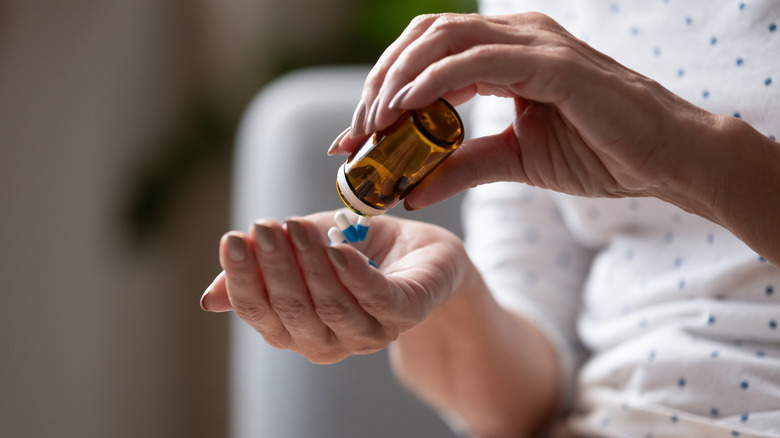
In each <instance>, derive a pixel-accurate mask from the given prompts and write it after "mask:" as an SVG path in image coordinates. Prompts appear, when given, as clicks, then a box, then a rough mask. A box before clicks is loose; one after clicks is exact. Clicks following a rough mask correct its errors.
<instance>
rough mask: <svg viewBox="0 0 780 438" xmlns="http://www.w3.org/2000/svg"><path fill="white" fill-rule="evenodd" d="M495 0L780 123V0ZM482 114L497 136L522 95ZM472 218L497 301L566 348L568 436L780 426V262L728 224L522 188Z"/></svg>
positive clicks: (496, 9) (760, 119)
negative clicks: (773, 262) (773, 261)
mask: <svg viewBox="0 0 780 438" xmlns="http://www.w3.org/2000/svg"><path fill="white" fill-rule="evenodd" d="M481 7H482V12H483V13H484V14H499V13H507V12H521V11H530V10H535V11H540V12H544V13H546V14H548V15H550V16H552V17H553V18H554V19H556V20H557V21H558V22H559V23H561V24H562V25H564V27H566V28H567V29H568V30H569V31H571V32H572V33H573V34H575V35H576V36H578V37H580V38H582V39H584V40H585V41H587V42H588V43H589V44H590V45H591V46H593V47H594V48H596V49H598V50H600V51H602V52H605V53H606V54H608V55H610V56H612V57H613V58H615V59H616V60H617V61H619V62H621V63H623V64H624V65H627V66H628V67H630V68H632V69H634V70H636V71H638V72H640V73H642V74H644V75H646V76H649V77H651V78H653V79H655V80H657V81H658V82H660V83H661V84H662V85H664V86H665V87H667V88H668V89H670V90H671V91H673V92H674V93H676V94H678V95H680V96H682V97H683V98H685V99H688V100H689V101H691V102H693V103H694V104H696V105H698V106H701V107H703V108H705V109H707V110H709V111H712V112H716V113H719V114H725V115H733V116H735V117H741V118H742V119H744V120H746V121H747V122H748V123H750V124H751V125H752V126H754V127H755V128H756V129H757V130H758V131H760V132H762V133H764V134H765V135H767V136H769V137H771V138H775V137H776V136H777V135H779V134H780V104H779V103H778V102H780V29H778V26H780V2H778V1H774V0H764V1H761V0H756V1H744V2H740V1H713V0H696V1H693V0H690V1H681V0H645V1H627V0H624V1H617V0H613V1H609V0H572V1H563V0H561V1H555V0H529V1H502V0H484V1H482V2H481ZM474 113H475V114H476V116H477V120H476V123H475V128H476V130H477V131H478V132H476V134H477V135H483V134H487V133H494V132H498V131H501V130H503V129H504V128H505V127H506V126H507V125H508V123H509V121H510V118H511V114H512V104H511V102H508V101H505V100H500V99H495V98H485V99H482V100H481V101H480V102H478V104H477V106H476V107H475V110H474ZM778 196H780V194H778ZM778 216H780V212H778ZM464 217H465V223H464V225H465V227H466V235H467V246H468V248H469V251H470V254H471V255H472V257H473V259H474V260H475V263H477V265H478V266H479V268H480V269H481V271H482V272H483V275H484V277H485V279H486V281H487V282H488V285H489V286H490V287H491V289H492V290H493V292H494V294H495V296H496V298H497V300H498V301H499V302H500V303H501V304H502V305H504V306H505V307H507V308H509V309H513V310H514V311H517V312H520V313H523V314H525V315H527V316H528V317H529V318H530V319H531V320H533V321H536V322H537V323H538V324H539V326H540V327H541V328H542V330H543V331H544V332H545V333H547V334H548V336H549V337H550V339H551V341H552V342H553V344H554V345H555V346H556V348H557V349H558V352H559V354H560V356H561V357H562V358H563V360H562V361H561V362H562V368H563V369H562V370H561V372H562V373H563V374H562V375H563V376H565V379H566V381H567V382H568V384H567V389H566V393H567V394H568V396H569V397H571V399H570V401H571V403H572V404H573V406H572V412H571V414H570V415H569V416H568V417H567V419H565V420H564V422H565V428H566V429H567V430H568V432H566V433H572V434H577V435H594V436H615V437H626V436H631V437H633V436H636V437H653V438H659V437H667V436H668V437H677V436H697V437H698V436H701V437H704V436H712V437H716V436H724V437H729V436H741V437H746V436H761V437H768V436H775V437H778V436H780V327H779V325H780V270H779V269H778V268H777V267H775V266H773V265H771V264H769V263H768V262H766V260H764V259H763V258H762V257H760V256H759V255H758V254H756V253H755V252H753V251H752V250H750V249H749V248H748V247H747V246H746V245H745V244H744V243H742V242H741V241H739V240H738V239H737V238H735V237H734V236H733V235H731V234H730V233H729V232H728V231H727V230H725V229H723V228H721V227H720V226H717V225H715V224H713V223H711V222H708V221H706V220H704V219H702V218H700V217H698V216H695V215H691V214H688V213H686V212H684V211H682V210H680V209H678V208H677V207H675V206H672V205H670V204H666V203H664V202H661V201H659V200H656V199H651V198H641V199H586V198H578V197H573V196H567V195H561V194H557V193H551V192H547V191H544V190H540V189H536V188H532V187H528V186H525V185H521V184H512V183H499V184H491V185H486V186H482V187H479V188H477V189H474V190H472V191H471V192H470V193H469V194H468V196H467V198H466V201H465V203H464ZM580 343H582V344H584V346H585V347H586V349H587V350H588V351H589V352H590V354H591V355H590V356H589V357H588V358H584V357H583V356H584V355H583V354H582V348H581V347H579V345H580ZM583 359H584V362H583V363H582V365H579V364H580V362H582V360H583Z"/></svg>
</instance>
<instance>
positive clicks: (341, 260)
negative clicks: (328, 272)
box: [325, 246, 347, 272]
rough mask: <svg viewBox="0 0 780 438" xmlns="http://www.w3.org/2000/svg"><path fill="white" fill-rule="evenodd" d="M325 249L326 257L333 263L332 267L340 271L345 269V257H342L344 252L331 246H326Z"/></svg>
mask: <svg viewBox="0 0 780 438" xmlns="http://www.w3.org/2000/svg"><path fill="white" fill-rule="evenodd" d="M325 250H326V251H327V252H328V258H329V259H330V262H331V263H332V264H333V267H335V268H336V269H338V270H339V271H341V272H345V271H346V270H347V258H346V257H344V253H342V252H341V251H340V250H339V249H338V248H334V247H332V246H328V247H326V248H325Z"/></svg>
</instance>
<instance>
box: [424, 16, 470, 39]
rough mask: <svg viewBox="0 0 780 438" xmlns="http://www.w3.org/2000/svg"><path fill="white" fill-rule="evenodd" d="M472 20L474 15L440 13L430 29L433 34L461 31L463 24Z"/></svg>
mask: <svg viewBox="0 0 780 438" xmlns="http://www.w3.org/2000/svg"><path fill="white" fill-rule="evenodd" d="M471 20H473V17H471V16H469V15H457V14H440V15H438V16H437V17H436V19H435V20H434V21H433V23H431V25H430V27H429V29H430V32H431V33H433V34H437V33H441V34H450V33H453V32H459V31H460V29H461V28H462V27H463V25H464V24H466V23H468V22H470V21H471Z"/></svg>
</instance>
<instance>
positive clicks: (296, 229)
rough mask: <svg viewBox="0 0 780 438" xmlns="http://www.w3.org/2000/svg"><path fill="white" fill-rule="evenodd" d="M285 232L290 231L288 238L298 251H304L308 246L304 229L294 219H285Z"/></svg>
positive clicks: (307, 237) (307, 238)
mask: <svg viewBox="0 0 780 438" xmlns="http://www.w3.org/2000/svg"><path fill="white" fill-rule="evenodd" d="M286 223H287V232H289V233H290V238H291V239H292V241H293V244H294V245H295V247H296V248H298V250H299V251H306V248H308V247H309V236H307V235H306V229H305V228H303V225H301V224H300V223H299V222H296V221H294V220H289V219H288V220H287V222H286Z"/></svg>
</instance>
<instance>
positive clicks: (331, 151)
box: [328, 127, 352, 155]
mask: <svg viewBox="0 0 780 438" xmlns="http://www.w3.org/2000/svg"><path fill="white" fill-rule="evenodd" d="M351 129H352V127H348V128H347V129H345V130H343V131H342V132H341V134H339V136H338V137H336V139H335V140H333V143H331V145H330V147H329V148H328V155H333V154H334V153H336V149H337V148H338V147H339V143H341V140H343V139H344V137H346V135H347V133H348V132H349V131H350V130H351Z"/></svg>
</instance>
